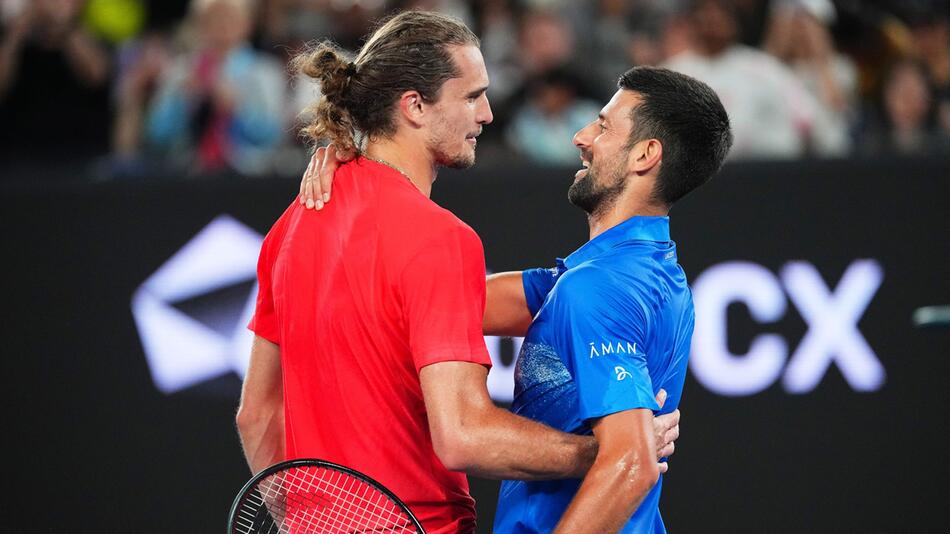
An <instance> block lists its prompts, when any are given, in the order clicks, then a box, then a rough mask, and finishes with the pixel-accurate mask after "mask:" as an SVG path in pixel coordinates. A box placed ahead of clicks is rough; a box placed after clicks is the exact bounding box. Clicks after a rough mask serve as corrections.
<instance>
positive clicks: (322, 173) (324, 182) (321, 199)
mask: <svg viewBox="0 0 950 534" xmlns="http://www.w3.org/2000/svg"><path fill="white" fill-rule="evenodd" d="M354 156H355V155H354V154H352V153H349V152H343V151H339V150H337V149H336V146H334V145H333V144H330V145H329V146H326V147H320V148H318V149H317V150H316V152H314V153H313V157H312V158H310V165H308V166H307V171H306V172H304V173H303V179H302V180H301V181H300V195H299V197H298V198H299V199H300V203H301V204H302V205H304V206H306V207H307V208H308V209H316V210H321V209H323V206H324V205H325V204H326V203H327V202H330V189H331V187H332V185H333V174H334V173H336V170H337V169H339V168H340V165H341V164H343V163H346V162H347V161H350V160H351V159H353V157H354Z"/></svg>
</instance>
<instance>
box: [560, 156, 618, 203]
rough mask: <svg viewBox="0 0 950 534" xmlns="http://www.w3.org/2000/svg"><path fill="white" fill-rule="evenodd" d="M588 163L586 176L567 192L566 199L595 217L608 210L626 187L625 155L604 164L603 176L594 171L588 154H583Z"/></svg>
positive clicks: (572, 185) (598, 171) (592, 162)
mask: <svg viewBox="0 0 950 534" xmlns="http://www.w3.org/2000/svg"><path fill="white" fill-rule="evenodd" d="M584 156H585V159H586V160H587V161H589V162H590V166H589V167H588V169H587V174H585V175H584V176H581V177H580V178H578V179H577V181H575V182H574V183H573V184H571V187H570V189H568V190H567V199H568V200H569V201H570V202H571V204H574V205H575V206H577V207H578V208H580V209H582V210H584V211H586V212H587V214H588V215H595V214H597V213H600V212H603V211H604V210H606V209H607V208H609V207H610V206H611V205H613V203H614V202H615V201H616V200H617V198H618V197H619V196H620V194H621V193H623V191H624V189H626V187H627V180H626V172H625V169H624V167H625V165H624V162H625V161H626V153H622V154H620V155H619V157H617V158H616V159H613V160H610V161H606V162H604V169H603V171H604V173H603V174H604V176H603V177H601V176H600V174H601V173H600V170H595V169H594V161H593V159H592V158H591V157H590V153H589V152H586V153H585V154H584Z"/></svg>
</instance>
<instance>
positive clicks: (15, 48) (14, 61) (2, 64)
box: [0, 36, 23, 99]
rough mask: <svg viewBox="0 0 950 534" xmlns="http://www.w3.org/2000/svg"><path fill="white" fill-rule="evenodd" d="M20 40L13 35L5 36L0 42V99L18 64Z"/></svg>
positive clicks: (8, 85)
mask: <svg viewBox="0 0 950 534" xmlns="http://www.w3.org/2000/svg"><path fill="white" fill-rule="evenodd" d="M22 42H23V41H22V40H21V39H18V38H14V36H7V37H6V38H5V39H3V41H2V42H0V99H2V98H3V96H4V94H5V93H6V91H7V88H9V87H10V85H12V83H13V78H14V72H16V69H17V65H18V64H19V59H20V48H21V47H22Z"/></svg>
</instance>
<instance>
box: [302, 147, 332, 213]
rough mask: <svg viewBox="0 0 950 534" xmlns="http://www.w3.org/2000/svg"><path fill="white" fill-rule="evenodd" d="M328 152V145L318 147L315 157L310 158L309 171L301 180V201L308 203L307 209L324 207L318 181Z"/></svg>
mask: <svg viewBox="0 0 950 534" xmlns="http://www.w3.org/2000/svg"><path fill="white" fill-rule="evenodd" d="M326 153H327V149H326V147H320V148H318V149H317V150H316V151H315V152H314V153H313V157H312V158H310V165H308V166H307V172H305V173H304V175H303V180H302V181H301V182H300V203H301V204H306V206H307V209H321V208H323V200H322V199H321V198H320V191H319V182H318V181H317V171H318V170H319V169H320V165H321V163H322V161H323V160H324V159H325V157H326Z"/></svg>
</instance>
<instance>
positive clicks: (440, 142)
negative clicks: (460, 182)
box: [428, 132, 475, 169]
mask: <svg viewBox="0 0 950 534" xmlns="http://www.w3.org/2000/svg"><path fill="white" fill-rule="evenodd" d="M446 137H449V136H447V135H445V134H444V133H442V132H439V133H437V134H436V135H435V136H433V137H431V138H429V142H428V148H429V152H430V153H431V154H432V155H433V158H434V159H435V163H436V165H439V166H440V167H447V168H449V169H468V168H470V167H471V166H472V165H475V151H474V150H471V151H469V150H468V142H466V143H465V145H464V146H463V147H462V148H461V150H452V149H451V147H450V146H449V145H450V144H451V143H449V142H448V141H445V138H446Z"/></svg>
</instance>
